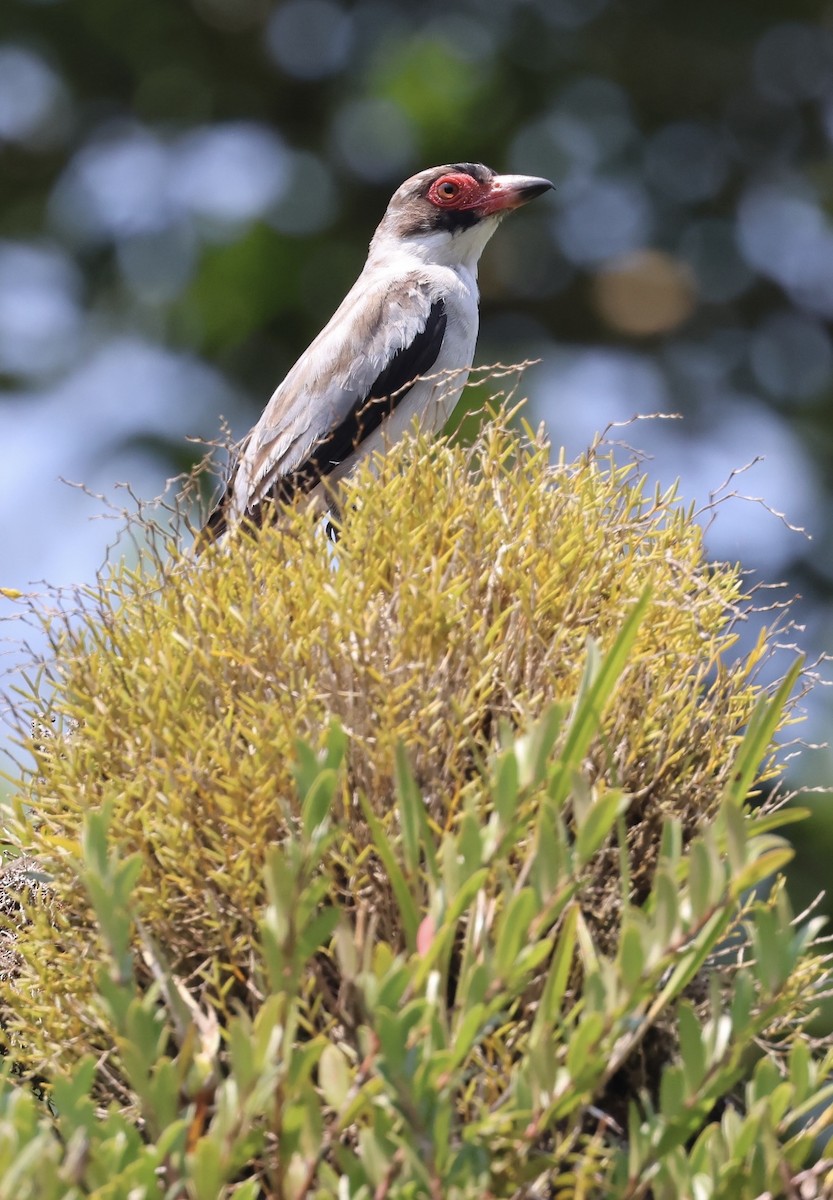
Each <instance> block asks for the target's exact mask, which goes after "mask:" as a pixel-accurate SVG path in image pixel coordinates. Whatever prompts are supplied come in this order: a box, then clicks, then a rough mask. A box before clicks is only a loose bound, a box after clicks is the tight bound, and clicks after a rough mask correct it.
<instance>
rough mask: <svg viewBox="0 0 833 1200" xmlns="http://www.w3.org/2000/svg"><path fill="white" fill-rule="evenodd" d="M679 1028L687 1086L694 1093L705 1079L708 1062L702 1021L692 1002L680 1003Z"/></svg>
mask: <svg viewBox="0 0 833 1200" xmlns="http://www.w3.org/2000/svg"><path fill="white" fill-rule="evenodd" d="M677 1030H678V1033H679V1038H680V1057H681V1058H682V1060H683V1073H684V1075H685V1083H686V1088H687V1089H688V1091H689V1093H691V1094H692V1095H693V1094H694V1093H696V1092H697V1090H698V1088H699V1087H700V1084H701V1083H702V1081H703V1078H704V1076H705V1074H706V1066H707V1063H706V1047H705V1045H704V1044H703V1034H702V1030H701V1028H700V1022H699V1020H698V1018H697V1015H696V1013H695V1012H694V1009H693V1008H692V1007H691V1005H690V1004H686V1003H683V1004H681V1005H680V1008H679V1011H678V1013H677Z"/></svg>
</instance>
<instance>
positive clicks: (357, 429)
mask: <svg viewBox="0 0 833 1200" xmlns="http://www.w3.org/2000/svg"><path fill="white" fill-rule="evenodd" d="M446 320H447V316H446V310H445V304H444V303H443V301H442V299H441V298H438V297H437V296H436V293H434V294H432V289H431V288H430V287H429V286H428V285H427V283H425V282H424V281H422V280H420V279H419V278H418V277H416V276H414V277H412V278H409V279H405V280H403V279H402V277H401V276H400V277H399V278H398V279H396V280H393V279H383V280H382V281H380V283H379V284H377V285H376V287H375V288H371V290H370V291H368V289H367V285H366V284H365V285H363V282H362V280H361V279H360V280H359V282H358V283H357V284H356V286H355V287H354V288H353V290H352V291H351V292H350V293H349V294H348V295H347V297H346V298H345V300H344V303H343V304H342V305H341V307H340V308H339V310H338V311H337V312H336V314H335V316H334V317H333V318H332V320H331V321H330V322H329V324H328V325H327V326H326V327H325V328H324V329H323V330H322V332H321V333H320V334H319V335H318V337H317V338H316V339H315V341H314V342H313V343H312V345H311V346H310V347H309V349H308V350H307V351H306V352H305V353H304V354H303V355H302V356H301V358H300V359H299V360H298V362H297V363H296V364H295V366H294V367H293V368H292V370H291V371H290V372H289V374H288V375H287V376H286V378H285V379H284V381H283V383H281V385H280V386H279V387H278V389H277V391H276V392H275V394H274V395H273V396H272V399H271V400H270V401H269V404H268V405H267V407H266V409H265V410H264V412H263V416H262V417H261V419H260V421H259V422H258V423H257V425H256V426H255V428H254V429H253V430H252V432H251V434H250V435H249V437H248V438H247V440H246V443H245V444H244V446H243V448H242V451H241V454H240V458H239V459H238V462H237V464H236V467H235V469H234V472H233V475H232V478H231V480H230V481H229V491H228V493H227V496H226V498H225V500H226V501H230V502H231V505H232V509H233V517H234V518H236V519H240V518H241V517H244V516H246V515H247V514H248V515H250V516H254V515H255V513H256V510H257V508H258V507H259V505H260V504H262V502H263V501H264V500H265V499H267V498H269V497H274V498H278V499H289V498H290V497H291V495H292V494H293V493H294V492H295V491H296V490H299V489H300V490H306V489H307V488H309V487H311V486H314V484H315V482H317V481H318V480H319V479H321V478H323V477H325V476H326V475H328V474H329V473H330V471H332V470H333V468H334V467H335V466H337V465H338V464H339V463H340V462H343V461H344V460H345V459H346V458H347V457H348V456H349V455H350V454H351V453H352V452H353V450H354V449H355V448H356V446H357V445H358V444H359V442H361V440H362V439H363V438H365V437H367V436H368V434H369V433H370V432H372V430H373V429H375V428H376V427H377V426H378V425H379V424H380V423H381V421H382V420H383V418H384V417H385V416H386V415H387V414H388V413H390V412H391V411H392V409H393V408H394V407H395V406H396V404H397V403H398V402H399V401H400V400H401V399H402V398H403V396H404V395H405V394H406V393H407V390H408V388H409V385H411V384H413V382H414V381H415V380H416V379H417V378H419V377H421V376H424V375H426V374H429V373H430V372H431V369H432V367H433V366H434V364H435V363H436V361H437V357H438V355H439V352H440V347H441V345H442V341H443V336H444V334H445V327H446ZM374 401H379V402H380V403H374Z"/></svg>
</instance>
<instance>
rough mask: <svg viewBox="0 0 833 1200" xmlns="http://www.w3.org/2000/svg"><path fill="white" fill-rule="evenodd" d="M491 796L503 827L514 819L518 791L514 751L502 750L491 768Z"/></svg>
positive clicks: (518, 775)
mask: <svg viewBox="0 0 833 1200" xmlns="http://www.w3.org/2000/svg"><path fill="white" fill-rule="evenodd" d="M492 781H493V782H492V795H493V797H494V803H495V811H496V812H497V814H498V816H499V817H500V819H501V821H502V822H503V824H504V825H509V824H510V823H511V822H512V820H513V818H514V817H515V814H516V811H517V807H518V795H519V791H520V769H519V767H518V759H517V755H516V754H515V751H514V750H504V751H503V752H502V753H501V754H499V755H498V758H497V761H496V762H495V764H494V767H493V768H492Z"/></svg>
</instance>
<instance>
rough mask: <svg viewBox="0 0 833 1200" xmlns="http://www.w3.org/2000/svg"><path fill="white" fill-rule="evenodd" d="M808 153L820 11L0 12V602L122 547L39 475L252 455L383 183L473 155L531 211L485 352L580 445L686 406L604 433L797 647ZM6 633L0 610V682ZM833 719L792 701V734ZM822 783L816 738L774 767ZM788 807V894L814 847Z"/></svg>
mask: <svg viewBox="0 0 833 1200" xmlns="http://www.w3.org/2000/svg"><path fill="white" fill-rule="evenodd" d="M831 143H833V4H831V3H829V2H828V0H824V2H822V0H755V2H754V3H750V2H749V0H701V2H700V3H699V4H697V5H691V4H683V3H680V2H679V0H501V3H495V0H442V2H432V0H423V2H422V3H421V4H419V5H405V4H402V3H400V2H398V0H397V2H395V0H365V2H362V3H356V4H348V3H341V2H339V0H285V2H279V0H179V2H177V3H171V0H142V2H141V3H127V2H123V3H119V2H117V0H3V2H2V4H1V5H0V586H3V587H6V588H17V589H20V590H21V591H32V590H35V591H36V590H38V589H39V588H40V586H41V585H40V584H39V583H38V582H37V581H40V580H44V579H46V580H48V581H49V582H50V583H51V584H53V585H67V584H71V583H83V582H84V581H85V580H90V579H92V578H93V576H94V574H95V572H96V570H97V569H98V568H99V567H100V566H101V564H102V562H103V560H104V556H105V553H106V547H107V545H108V544H109V543H110V542H111V541H112V540H113V537H114V534H115V530H114V528H113V525H112V523H110V522H107V521H102V520H96V519H94V518H95V517H96V516H100V515H101V513H102V512H104V511H105V508H104V505H103V504H102V503H100V502H97V501H96V500H95V499H93V498H92V497H90V496H89V495H88V494H86V493H85V492H83V491H81V490H78V489H77V488H72V487H70V486H69V485H68V484H67V483H66V482H62V481H61V480H62V479H63V480H71V481H75V482H80V483H83V484H84V485H86V487H87V488H88V489H90V490H91V491H93V492H102V493H105V494H107V495H109V496H114V495H115V498H116V499H117V500H118V496H119V493H118V490H117V489H116V484H117V483H119V482H128V483H129V484H130V486H131V488H132V490H133V491H134V492H135V493H137V494H138V495H140V496H144V497H152V496H154V495H156V494H158V493H159V492H160V491H161V490H162V488H163V486H164V482H165V480H166V478H168V477H170V476H172V475H174V474H176V473H177V472H178V471H180V470H182V469H183V468H185V467H187V466H188V465H189V464H190V462H192V461H193V459H194V458H196V457H199V455H200V451H199V449H198V448H197V447H195V446H194V445H193V444H192V443H190V442H189V441H188V440H187V439H188V438H189V437H190V438H193V437H197V438H205V439H209V440H210V439H212V438H215V437H216V436H218V434H219V431H220V419H221V415H222V416H225V417H226V418H227V420H228V422H229V424H230V426H231V430H232V432H233V434H234V435H235V436H242V434H243V433H245V431H246V430H247V429H248V428H249V426H250V425H251V424H252V422H253V421H254V420H255V419H256V417H257V416H258V415H259V413H260V411H261V409H262V407H263V405H264V403H265V401H266V400H267V399H268V397H269V395H270V394H271V392H272V390H273V388H274V386H275V385H276V383H277V382H278V381H279V380H280V379H281V377H282V375H283V373H284V372H285V371H286V369H287V368H288V367H289V366H290V365H291V364H292V362H293V361H294V359H295V358H296V357H297V355H298V354H299V353H300V352H301V351H302V350H303V349H304V348H305V346H306V345H307V343H308V341H309V340H310V339H311V338H312V336H314V334H315V333H316V332H317V331H318V329H319V328H320V327H321V325H322V324H323V323H324V322H325V321H326V320H327V319H328V317H329V316H330V314H331V312H332V311H333V309H334V308H335V307H336V305H337V304H338V303H339V301H340V300H341V298H342V296H343V295H344V293H345V291H346V290H347V288H348V287H349V286H350V284H351V283H352V281H353V279H354V278H355V276H356V274H357V273H358V271H359V270H360V268H361V266H362V263H363V261H364V256H365V251H366V247H367V242H368V240H369V238H370V236H371V234H372V232H373V229H374V227H375V225H376V223H377V222H378V220H379V219H380V217H381V215H382V213H383V211H384V208H385V205H386V203H387V200H388V198H389V196H390V193H391V192H392V191H393V189H394V188H395V187H396V186H397V185H398V184H399V183H400V182H401V180H402V179H403V178H404V177H406V176H407V175H410V174H412V173H413V172H415V171H417V170H420V169H422V168H423V167H425V166H428V165H432V164H435V163H441V162H446V161H455V160H457V161H459V160H480V161H484V162H486V163H488V164H489V165H491V166H493V167H495V168H496V169H498V170H504V171H516V172H523V173H528V174H535V175H546V176H548V177H549V178H551V179H552V180H553V182H554V183H555V184H556V187H557V191H556V192H555V193H554V194H552V195H550V196H547V197H545V198H543V199H541V200H538V201H536V202H535V203H534V204H533V205H531V206H530V207H529V208H528V209H526V210H525V211H524V212H522V213H520V214H517V215H515V216H513V217H512V219H511V220H510V221H507V223H506V224H505V225H504V226H503V228H502V229H501V230H500V232H499V234H498V236H497V237H496V238H495V240H494V241H493V242H492V243H491V244H490V246H489V247H488V248H487V250H486V253H485V255H484V259H483V263H482V272H481V282H482V297H483V303H482V332H481V338H480V343H479V349H478V362H479V363H480V364H486V363H489V362H495V361H499V360H502V361H504V362H506V361H518V360H521V359H528V358H536V359H539V360H540V363H539V364H538V365H536V366H534V367H532V368H530V369H529V370H528V371H527V373H526V375H525V377H524V381H523V385H522V391H523V392H524V393H526V394H527V395H528V396H529V398H530V407H531V413H530V415H531V416H532V418H533V420H534V421H535V422H537V421H538V420H543V421H545V422H546V425H547V427H548V429H549V432H550V434H551V437H552V440H553V443H554V447H555V448H557V447H560V446H564V447H565V448H566V452H567V454H568V455H570V456H572V455H575V454H577V453H579V452H580V451H581V450H582V449H584V448H585V447H586V446H587V445H588V443H589V442H590V441H591V440H592V438H593V435H594V434H595V433H596V432H597V431H600V430H602V429H604V428H605V427H606V426H607V425H609V424H610V423H611V422H618V421H625V420H628V419H629V418H631V417H633V416H634V415H635V414H649V413H657V412H663V413H678V414H680V415H681V417H682V418H683V419H682V420H679V421H659V420H657V421H646V422H640V423H638V424H636V425H632V426H630V427H629V428H628V429H626V430H625V431H624V433H623V434H622V436H623V437H625V438H626V440H627V441H628V442H629V443H630V444H631V445H634V446H636V447H637V448H638V449H640V450H641V451H643V452H645V453H646V454H648V455H650V461H649V462H648V463H647V464H646V471H647V472H648V474H649V477H650V478H651V480H652V481H656V482H658V483H661V484H663V485H668V484H670V483H672V482H673V481H674V480H675V479H678V478H679V479H680V481H681V484H680V490H681V495H682V496H683V498H684V499H685V500H686V501H688V502H691V503H692V504H694V506H695V507H696V508H703V509H704V513H703V518H702V519H703V522H704V525H707V526H708V532H707V545H708V552H709V555H710V556H711V557H712V558H715V559H730V560H732V561H735V560H740V561H741V562H742V563H743V564H744V565H745V566H746V567H747V568H749V569H750V571H753V572H754V576H753V578H755V579H758V580H761V581H764V582H766V583H770V584H783V585H784V586H783V588H782V589H780V590H778V591H776V592H774V593H772V594H771V597H770V599H771V600H774V601H776V602H777V601H780V600H785V599H787V598H788V597H789V596H792V595H794V594H800V597H801V599H800V600H799V601H798V602H797V606H796V608H795V610H794V613H795V617H796V619H797V620H798V621H799V622H800V623H801V625H802V626H803V628H801V629H797V630H791V631H786V632H785V641H786V642H789V643H792V644H796V645H799V646H800V647H801V648H802V649H803V650H804V651H805V652H806V653H807V654H808V655H809V657H810V658H811V659H812V658H817V657H818V656H819V655H821V654H823V653H824V652H825V650H826V649H827V648H829V647H830V646H831V638H832V637H833V555H832V554H831V550H832V549H833V511H832V510H831V492H833V342H831V332H830V326H831V320H833V212H831V198H833V159H832V158H831ZM483 398H484V396H483V394H482V393H480V394H478V393H477V392H476V391H473V392H471V393H469V394H468V404H469V406H470V407H476V406H477V405H479V404H480V403H481V402H482V400H483ZM466 403H467V401H466V400H465V399H464V401H463V404H464V405H465V404H466ZM747 466H748V468H749V469H748V470H745V471H741V473H740V474H737V475H735V474H733V473H734V472H737V471H740V470H741V468H744V467H747ZM721 489H722V491H721ZM718 492H720V493H721V494H724V495H725V494H727V493H728V494H731V493H739V494H740V495H739V496H738V497H736V498H734V499H730V500H729V501H728V502H727V503H725V504H723V505H720V506H719V509H718V512H717V516H716V519H714V520H712V519H711V518H712V516H713V513H712V510H710V509H709V508H708V506H709V504H710V501H711V498H712V496H713V494H715V493H718ZM741 495H742V496H746V497H760V498H763V500H764V501H765V505H766V506H765V505H763V504H761V503H756V502H755V501H754V500H752V499H742V498H740V497H741ZM768 509H771V510H773V511H772V512H770V511H768ZM778 513H781V514H784V515H785V517H784V519H781V518H779V516H777V515H775V514H778ZM790 526H800V527H803V529H804V530H806V534H807V535H810V537H808V536H806V535H805V534H802V533H799V532H796V531H795V530H794V529H791V528H790ZM554 536H556V537H557V531H554ZM4 610H5V611H4ZM14 615H15V612H14V605H13V604H11V602H9V601H7V600H3V599H2V597H0V620H2V621H4V623H3V624H2V625H0V635H3V640H2V641H0V682H2V676H3V674H5V677H6V680H8V679H9V678H10V674H13V672H14V671H16V670H17V669H18V667H19V664H20V661H21V639H22V637H24V636H29V633H30V631H28V630H22V631H21V630H20V628H19V627H18V626H19V622H18V623H17V625H16V624H15V622H14V620H13V619H12V618H13V617H14ZM749 636H751V634H750V635H749ZM828 674H829V672H828ZM830 706H831V700H830V699H829V698H828V696H827V695H826V693H825V691H824V689H821V688H819V689H816V690H815V691H814V693H813V694H812V695H811V696H810V697H808V699H807V700H806V702H805V705H804V707H805V708H806V710H807V713H808V720H807V722H806V724H805V726H804V729H803V736H804V737H805V738H807V739H808V740H811V741H812V740H815V741H824V740H826V738H827V727H828V726H829V723H830ZM0 715H1V714H0ZM831 779H833V761H831V758H830V755H829V752H828V751H826V750H818V751H815V752H809V753H805V754H803V755H802V756H801V759H800V762H799V763H798V764H797V766H796V774H795V778H794V779H793V780H792V782H793V783H794V784H795V785H796V786H802V785H806V786H816V787H818V786H823V785H826V784H827V783H828V782H830V780H831ZM813 803H814V806H815V808H816V810H817V817H816V818H815V820H814V823H813V825H812V826H805V827H802V828H799V829H798V830H797V831H796V834H795V837H796V841H797V842H798V844H799V849H800V851H801V854H800V858H799V868H798V870H797V872H796V890H797V893H798V894H797V899H798V900H802V899H806V898H809V897H810V896H811V895H812V894H814V893H815V891H817V890H818V888H819V887H826V886H827V885H828V875H829V866H828V864H829V862H830V860H831V855H833V821H831V818H830V811H829V808H828V805H827V803H826V800H825V799H824V798H822V797H819V798H817V799H816V800H815V801H814V802H813Z"/></svg>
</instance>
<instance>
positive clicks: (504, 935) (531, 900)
mask: <svg viewBox="0 0 833 1200" xmlns="http://www.w3.org/2000/svg"><path fill="white" fill-rule="evenodd" d="M536 910H537V901H536V899H535V893H534V892H533V890H532V888H523V890H522V891H520V892H518V894H517V895H516V896H513V897H512V900H511V901H510V903H509V905H508V907H507V908H505V909H504V911H503V913H502V915H501V919H500V925H499V929H498V935H497V945H496V948H495V968H496V970H497V973H498V976H499V977H500V978H501V979H504V980H505V979H508V978H509V977H510V975H511V973H512V970H513V968H514V966H515V963H516V961H517V958H518V954H519V952H520V949H521V946H522V945H523V944H524V943H525V942H526V940H527V938H528V937H529V927H530V925H531V923H532V918H533V917H534V916H535V912H536Z"/></svg>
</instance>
